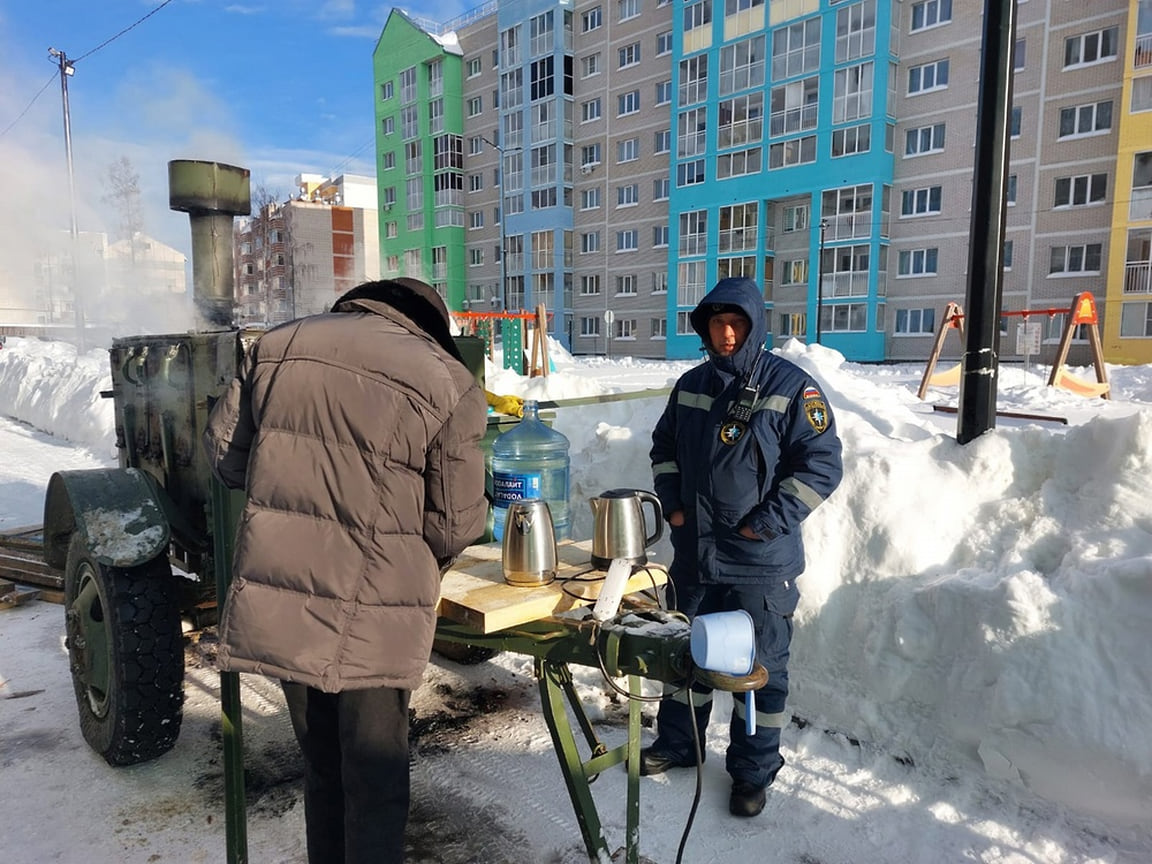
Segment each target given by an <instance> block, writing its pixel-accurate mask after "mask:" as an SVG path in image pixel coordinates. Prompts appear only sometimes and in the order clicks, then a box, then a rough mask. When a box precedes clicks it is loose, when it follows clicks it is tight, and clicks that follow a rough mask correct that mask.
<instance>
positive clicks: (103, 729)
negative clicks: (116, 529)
mask: <svg viewBox="0 0 1152 864" xmlns="http://www.w3.org/2000/svg"><path fill="white" fill-rule="evenodd" d="M64 594H65V629H66V632H67V645H68V659H69V663H70V665H71V671H72V685H73V687H74V689H75V691H76V704H77V707H78V708H79V709H80V731H81V732H82V733H83V735H84V740H85V741H87V742H88V744H89V746H91V748H92V749H93V750H95V751H96V752H97V753H99V754H100V755H101V756H103V757H104V759H105V761H107V762H108V764H109V765H133V764H135V763H137V762H145V761H147V760H149V759H155V758H156V757H157V756H160V755H161V754H163V753H167V752H168V751H169V750H171V749H172V747H173V745H174V744H175V743H176V738H177V736H178V735H179V734H180V722H181V720H182V719H183V707H184V647H183V637H182V635H181V632H180V605H179V583H178V582H177V581H176V577H174V576H173V575H172V570H171V567H170V566H169V565H168V561H167V558H166V556H164V555H160V556H158V557H156V558H154V559H153V560H151V561H149V562H147V563H145V564H141V565H139V566H137V567H123V568H121V567H108V566H106V565H104V564H101V563H99V562H98V561H96V559H95V558H94V557H93V556H92V553H91V551H90V550H89V548H88V544H87V540H86V538H85V537H84V536H83V533H82V532H79V531H78V532H76V533H75V534H74V535H73V537H72V540H71V543H70V544H69V547H68V563H67V564H66V565H65V569H64Z"/></svg>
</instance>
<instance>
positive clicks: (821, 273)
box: [816, 217, 828, 345]
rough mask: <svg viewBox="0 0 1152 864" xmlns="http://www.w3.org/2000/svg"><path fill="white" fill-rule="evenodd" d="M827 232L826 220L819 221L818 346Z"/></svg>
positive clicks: (822, 313)
mask: <svg viewBox="0 0 1152 864" xmlns="http://www.w3.org/2000/svg"><path fill="white" fill-rule="evenodd" d="M827 232H828V219H827V218H826V217H824V218H821V219H820V261H819V264H818V265H817V268H816V271H817V275H816V344H817V345H819V344H820V319H821V318H823V317H824V235H825V234H826V233H827Z"/></svg>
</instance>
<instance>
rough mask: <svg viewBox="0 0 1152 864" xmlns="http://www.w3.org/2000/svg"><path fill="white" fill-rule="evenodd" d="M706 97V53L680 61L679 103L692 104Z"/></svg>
mask: <svg viewBox="0 0 1152 864" xmlns="http://www.w3.org/2000/svg"><path fill="white" fill-rule="evenodd" d="M706 98H708V55H707V54H699V55H697V56H695V57H689V58H688V59H687V60H681V61H680V105H682V106H683V105H693V104H695V103H696V102H703V101H704V100H705V99H706Z"/></svg>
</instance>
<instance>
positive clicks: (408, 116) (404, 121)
mask: <svg viewBox="0 0 1152 864" xmlns="http://www.w3.org/2000/svg"><path fill="white" fill-rule="evenodd" d="M419 134H420V110H419V108H418V107H417V106H415V105H405V106H404V107H403V108H401V109H400V137H401V138H403V139H404V140H405V141H407V140H410V139H412V138H415V137H416V136H417V135H419Z"/></svg>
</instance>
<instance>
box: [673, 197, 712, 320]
mask: <svg viewBox="0 0 1152 864" xmlns="http://www.w3.org/2000/svg"><path fill="white" fill-rule="evenodd" d="M707 251H708V212H707V211H706V210H689V211H688V212H686V213H681V214H680V256H681V257H684V256H687V255H704V254H705V253H706V252H707ZM701 296H703V295H701ZM699 299H700V298H699V297H698V298H696V300H694V301H692V302H693V303H696V302H698V301H699ZM679 305H681V306H686V305H688V304H687V302H680V303H679Z"/></svg>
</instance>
